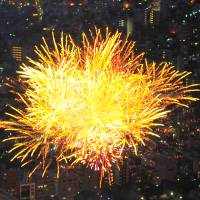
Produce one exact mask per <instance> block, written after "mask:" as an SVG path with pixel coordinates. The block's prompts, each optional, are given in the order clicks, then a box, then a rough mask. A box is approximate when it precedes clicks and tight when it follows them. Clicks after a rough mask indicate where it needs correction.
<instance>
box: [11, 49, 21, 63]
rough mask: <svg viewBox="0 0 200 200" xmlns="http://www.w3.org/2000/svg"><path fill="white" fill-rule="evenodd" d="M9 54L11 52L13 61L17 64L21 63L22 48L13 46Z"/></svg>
mask: <svg viewBox="0 0 200 200" xmlns="http://www.w3.org/2000/svg"><path fill="white" fill-rule="evenodd" d="M11 52H12V57H13V59H15V60H16V61H17V62H21V61H22V47H20V46H13V47H12V49H11Z"/></svg>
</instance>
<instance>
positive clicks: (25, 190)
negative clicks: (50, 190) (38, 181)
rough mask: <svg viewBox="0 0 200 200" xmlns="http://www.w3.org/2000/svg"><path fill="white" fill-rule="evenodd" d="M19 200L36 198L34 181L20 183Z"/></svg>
mask: <svg viewBox="0 0 200 200" xmlns="http://www.w3.org/2000/svg"><path fill="white" fill-rule="evenodd" d="M20 200H36V198H35V183H27V184H20Z"/></svg>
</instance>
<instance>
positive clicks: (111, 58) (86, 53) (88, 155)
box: [1, 30, 197, 179]
mask: <svg viewBox="0 0 200 200" xmlns="http://www.w3.org/2000/svg"><path fill="white" fill-rule="evenodd" d="M82 39H83V40H82V41H83V43H82V44H83V45H82V47H78V46H77V45H76V44H75V43H74V41H73V40H72V38H71V37H70V36H66V37H64V35H63V34H61V40H60V42H56V41H55V37H54V35H53V45H54V47H53V48H52V49H51V48H50V47H49V46H48V45H47V42H46V41H45V39H43V44H42V45H41V46H40V47H36V48H35V52H36V54H37V55H38V59H37V60H32V59H28V61H29V65H23V66H21V68H20V71H19V72H18V74H19V77H20V84H21V85H23V88H24V92H21V93H18V92H15V94H17V95H18V101H20V102H21V103H22V104H23V108H15V107H12V109H13V112H10V113H7V115H9V116H10V120H8V121H2V122H1V127H2V128H4V129H5V130H7V131H14V132H16V133H17V134H16V136H13V137H10V138H8V139H6V141H8V140H9V141H15V143H14V146H13V148H12V149H11V150H10V152H15V155H14V157H13V158H12V160H15V159H19V160H21V163H22V166H26V165H28V164H32V165H35V167H34V168H33V170H32V171H31V173H30V176H31V175H32V174H33V173H34V172H35V171H36V170H37V169H43V175H44V174H45V173H46V172H47V170H48V168H49V167H50V165H51V164H52V162H53V161H56V163H57V172H58V175H59V171H60V167H61V166H66V165H76V164H86V165H87V166H89V167H90V168H91V169H94V170H97V171H100V172H101V179H102V177H103V176H104V174H105V173H108V174H109V173H110V172H111V170H112V166H113V165H115V166H118V165H119V163H120V162H121V160H122V159H123V156H124V155H125V154H126V150H125V149H129V150H130V151H133V152H135V154H137V150H138V147H139V146H141V145H145V142H146V141H148V140H149V137H150V135H153V136H156V137H158V135H157V134H156V133H154V131H153V128H154V127H156V126H163V125H164V124H162V123H160V122H159V119H163V118H166V117H167V114H168V113H169V112H170V110H169V105H172V104H175V105H178V106H186V107H187V102H188V101H195V100H197V99H196V98H193V97H191V96H190V95H189V93H190V92H191V91H196V89H195V88H196V85H194V84H193V85H187V86H184V84H183V79H184V78H185V77H186V76H188V75H189V74H190V73H188V72H179V71H177V70H175V68H174V66H172V65H170V64H167V63H162V64H159V65H157V64H156V63H151V64H149V63H147V61H146V60H145V59H144V58H143V56H144V54H140V55H136V54H135V52H134V42H131V41H128V39H126V40H122V39H121V34H120V33H118V32H116V33H115V34H111V33H110V32H109V31H108V30H107V32H106V34H105V36H104V37H103V36H102V34H101V33H100V30H96V32H95V33H94V34H93V33H91V35H90V37H89V38H88V37H86V35H85V34H83V36H82ZM36 160H39V162H36Z"/></svg>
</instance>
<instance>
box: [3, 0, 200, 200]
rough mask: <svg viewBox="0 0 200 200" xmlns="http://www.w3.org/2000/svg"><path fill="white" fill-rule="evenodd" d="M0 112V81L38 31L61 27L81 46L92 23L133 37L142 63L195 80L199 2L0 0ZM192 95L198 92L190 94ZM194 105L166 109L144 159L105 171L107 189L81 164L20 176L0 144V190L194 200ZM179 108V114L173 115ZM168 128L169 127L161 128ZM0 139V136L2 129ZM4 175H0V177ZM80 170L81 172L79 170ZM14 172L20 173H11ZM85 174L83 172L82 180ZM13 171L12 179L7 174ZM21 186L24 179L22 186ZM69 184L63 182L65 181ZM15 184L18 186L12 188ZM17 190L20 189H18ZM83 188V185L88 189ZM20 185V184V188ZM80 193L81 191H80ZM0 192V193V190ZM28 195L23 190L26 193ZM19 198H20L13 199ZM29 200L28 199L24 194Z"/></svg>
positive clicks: (198, 163)
mask: <svg viewBox="0 0 200 200" xmlns="http://www.w3.org/2000/svg"><path fill="white" fill-rule="evenodd" d="M0 13H1V19H0V81H1V82H0V86H1V87H0V95H1V99H0V102H1V103H0V110H1V118H2V119H4V118H5V116H4V115H3V113H4V112H7V110H8V106H7V105H8V104H11V103H13V99H14V96H13V95H12V94H10V93H9V92H8V90H7V87H5V86H3V85H4V83H5V82H6V78H7V77H11V78H13V79H15V78H16V71H17V70H18V69H19V66H20V65H21V64H22V63H23V62H25V63H26V57H27V56H28V57H34V56H35V54H34V46H35V45H38V44H40V42H41V41H42V36H45V37H46V38H47V40H50V39H51V32H52V31H54V32H55V36H56V37H57V38H59V37H60V34H61V32H62V31H63V32H64V33H66V34H71V35H72V36H73V37H74V38H75V41H76V43H77V44H78V45H80V46H81V34H82V32H88V30H89V29H92V30H94V27H95V26H96V27H98V28H101V29H102V30H105V28H106V27H109V28H110V30H111V31H113V32H114V31H116V30H117V29H118V30H119V31H120V32H122V33H123V36H124V37H126V35H127V34H130V39H131V40H133V41H136V53H138V54H139V53H141V52H143V51H144V52H145V57H146V58H147V59H148V60H149V61H155V62H163V61H167V62H169V63H172V64H173V65H175V66H176V67H177V69H178V70H180V71H183V70H187V71H190V72H192V76H191V78H190V79H187V80H186V84H187V82H188V83H199V80H200V25H199V22H200V3H199V2H198V1H195V0H190V1H189V0H177V1H173V0H135V1H134V0H127V1H123V0H101V1H100V0H70V1H69V0H51V1H50V0H18V1H16V0H0ZM195 96H196V97H199V93H196V94H195ZM199 109H200V105H199V103H194V104H192V107H191V111H188V110H186V109H182V110H176V111H175V113H174V114H172V115H170V118H169V121H168V123H169V125H171V129H170V130H160V131H165V135H164V136H163V137H162V138H161V140H160V141H159V140H158V141H157V140H155V141H154V142H152V143H151V144H150V145H149V146H150V148H151V149H153V153H150V152H151V151H152V150H151V151H150V150H148V148H147V149H141V154H144V157H138V158H137V157H134V156H133V157H132V159H130V160H129V161H127V162H126V163H125V164H124V165H123V166H122V169H121V171H117V170H114V171H113V187H111V188H110V186H109V185H108V183H107V182H108V180H105V183H104V185H103V187H102V189H100V188H99V185H98V180H97V179H98V174H96V173H93V172H91V171H90V170H88V169H85V168H81V167H80V169H79V170H78V172H76V171H74V170H73V169H70V170H69V173H68V174H67V173H66V174H65V172H63V175H62V178H61V179H59V181H58V180H57V179H56V178H55V171H54V170H53V169H52V170H50V172H49V177H51V178H49V179H48V178H47V177H46V178H44V179H41V178H39V176H38V175H36V176H35V177H33V179H31V180H30V179H29V180H27V179H26V178H25V177H26V175H27V173H28V171H29V169H28V168H27V169H26V170H25V171H22V170H21V169H19V168H18V166H19V165H18V163H13V164H12V163H9V162H8V157H7V153H6V152H7V151H8V147H7V144H3V145H2V144H1V146H0V147H1V148H0V149H1V155H0V157H1V161H0V162H1V173H2V176H1V179H0V188H1V189H3V190H4V192H9V193H10V194H12V195H13V196H14V197H15V198H17V199H20V194H21V195H23V194H24V195H27V192H23V193H22V192H20V191H23V187H24V188H29V184H32V185H31V186H30V188H31V187H32V188H34V189H33V190H34V195H33V196H35V197H33V198H32V199H33V200H40V199H41V200H42V199H45V198H46V199H56V198H57V199H62V200H65V199H69V200H74V199H77V200H79V199H87V198H88V199H89V198H93V199H107V200H112V199H113V200H115V199H123V198H124V199H125V200H126V199H127V200H129V199H130V197H132V198H135V199H141V200H142V199H146V200H147V199H150V200H151V199H152V200H153V199H186V200H190V199H192V200H193V199H194V200H195V198H196V199H199V195H200V191H199V187H200V186H199V185H200V179H199V178H200V153H199V150H198V149H199V148H200V137H199V134H200V128H199V122H200V115H199ZM181 112H183V114H181ZM168 131H169V132H168ZM1 137H2V139H3V138H5V137H6V134H2V136H1ZM5 174H6V175H5ZM81 174H82V175H83V176H82V175H81ZM19 175H20V176H19ZM89 176H90V178H89ZM13 177H16V178H13ZM26 184H27V185H26ZM70 185H71V186H70ZM20 187H21V190H20ZM24 190H25V189H24ZM88 190H89V191H88ZM27 191H28V189H27ZM84 191H86V192H84ZM0 193H1V191H0ZM29 195H30V194H29ZM0 199H1V196H0ZM21 199H23V198H22V197H21ZM29 199H30V200H32V199H31V198H29Z"/></svg>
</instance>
